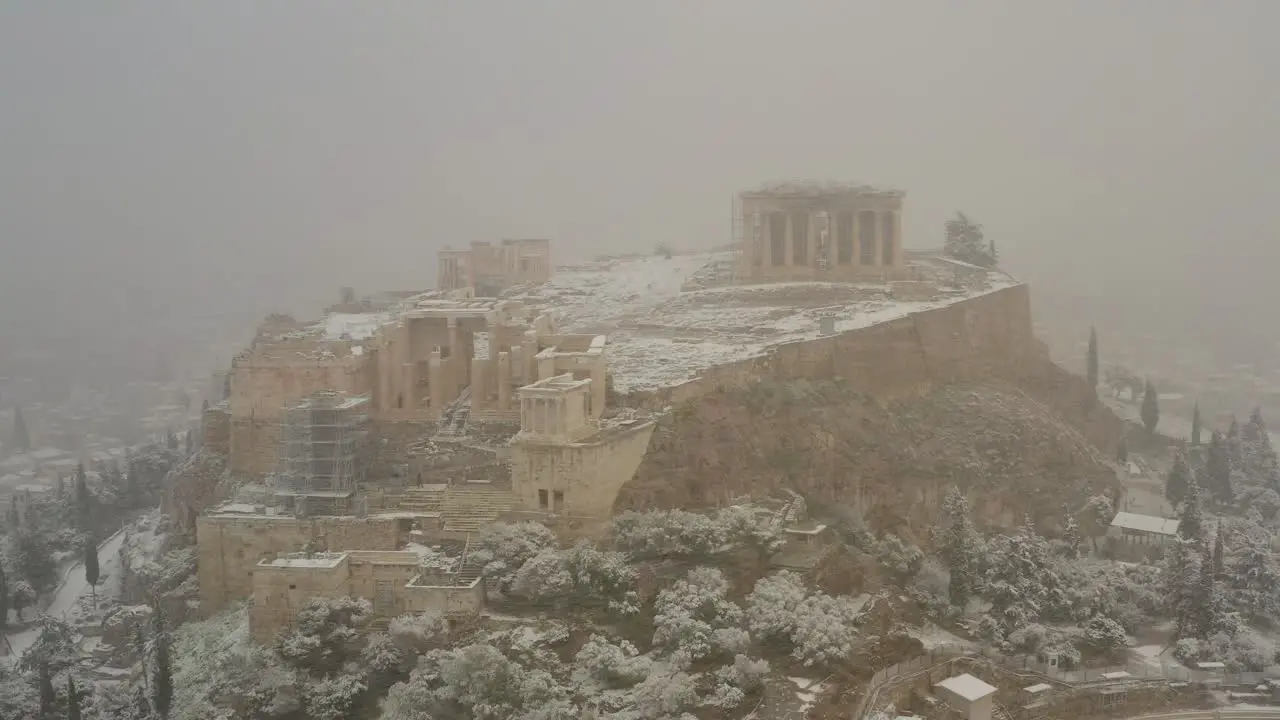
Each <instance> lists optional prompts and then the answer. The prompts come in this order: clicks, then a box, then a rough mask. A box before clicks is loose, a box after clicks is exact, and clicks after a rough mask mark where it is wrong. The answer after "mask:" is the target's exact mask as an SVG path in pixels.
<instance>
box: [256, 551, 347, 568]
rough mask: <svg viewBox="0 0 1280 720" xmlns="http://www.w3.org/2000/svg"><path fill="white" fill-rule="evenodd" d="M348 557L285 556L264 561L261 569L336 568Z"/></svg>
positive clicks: (332, 555) (331, 555)
mask: <svg viewBox="0 0 1280 720" xmlns="http://www.w3.org/2000/svg"><path fill="white" fill-rule="evenodd" d="M346 557H347V554H346V553H316V554H314V555H284V556H281V557H277V558H274V559H272V560H262V561H260V562H259V563H258V565H259V566H261V567H278V568H335V567H338V565H340V564H341V563H342V561H343V560H345V559H346Z"/></svg>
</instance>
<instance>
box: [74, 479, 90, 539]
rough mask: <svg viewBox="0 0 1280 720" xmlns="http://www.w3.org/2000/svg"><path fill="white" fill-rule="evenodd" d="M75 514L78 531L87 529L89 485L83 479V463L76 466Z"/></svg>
mask: <svg viewBox="0 0 1280 720" xmlns="http://www.w3.org/2000/svg"><path fill="white" fill-rule="evenodd" d="M75 488H76V512H77V513H78V515H79V518H80V529H81V530H87V529H89V518H90V516H91V510H90V508H89V485H88V481H87V480H86V479H85V474H84V463H80V464H79V465H77V466H76V485H75Z"/></svg>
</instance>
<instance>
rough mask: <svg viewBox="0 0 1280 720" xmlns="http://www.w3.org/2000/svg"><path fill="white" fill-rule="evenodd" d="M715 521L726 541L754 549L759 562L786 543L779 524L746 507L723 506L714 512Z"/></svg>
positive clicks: (766, 558) (762, 561) (765, 559)
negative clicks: (721, 529)
mask: <svg viewBox="0 0 1280 720" xmlns="http://www.w3.org/2000/svg"><path fill="white" fill-rule="evenodd" d="M716 522H717V523H718V524H719V525H720V526H721V527H722V528H723V532H724V538H725V541H726V542H728V543H730V544H732V545H737V546H741V547H746V548H750V549H751V550H754V551H755V553H756V558H757V559H758V560H759V562H760V563H761V564H763V563H765V562H767V561H768V560H769V558H770V557H771V556H772V555H774V554H776V553H777V552H778V551H779V550H781V549H782V547H783V545H785V544H786V539H785V538H784V537H783V532H782V526H781V525H780V524H778V523H774V522H772V519H771V518H769V517H763V518H762V517H760V516H759V515H757V514H756V512H755V511H754V510H752V509H751V508H748V507H743V506H741V505H735V506H733V507H728V508H725V509H723V510H721V511H720V512H718V513H716Z"/></svg>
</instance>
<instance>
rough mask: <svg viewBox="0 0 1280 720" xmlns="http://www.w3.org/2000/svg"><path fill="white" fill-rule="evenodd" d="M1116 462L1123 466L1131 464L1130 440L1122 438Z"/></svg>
mask: <svg viewBox="0 0 1280 720" xmlns="http://www.w3.org/2000/svg"><path fill="white" fill-rule="evenodd" d="M1116 462H1118V463H1120V464H1121V465H1127V464H1128V463H1129V438H1120V448H1119V449H1117V450H1116Z"/></svg>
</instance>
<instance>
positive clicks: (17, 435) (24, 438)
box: [13, 407, 31, 453]
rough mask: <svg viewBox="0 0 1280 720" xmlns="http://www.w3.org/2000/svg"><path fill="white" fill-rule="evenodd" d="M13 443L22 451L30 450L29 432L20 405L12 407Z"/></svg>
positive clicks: (27, 451)
mask: <svg viewBox="0 0 1280 720" xmlns="http://www.w3.org/2000/svg"><path fill="white" fill-rule="evenodd" d="M13 445H14V447H16V448H18V449H19V450H21V451H22V452H24V453H29V452H31V433H30V432H28V430H27V421H26V419H25V418H23V417H22V408H21V407H16V408H14V409H13Z"/></svg>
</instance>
